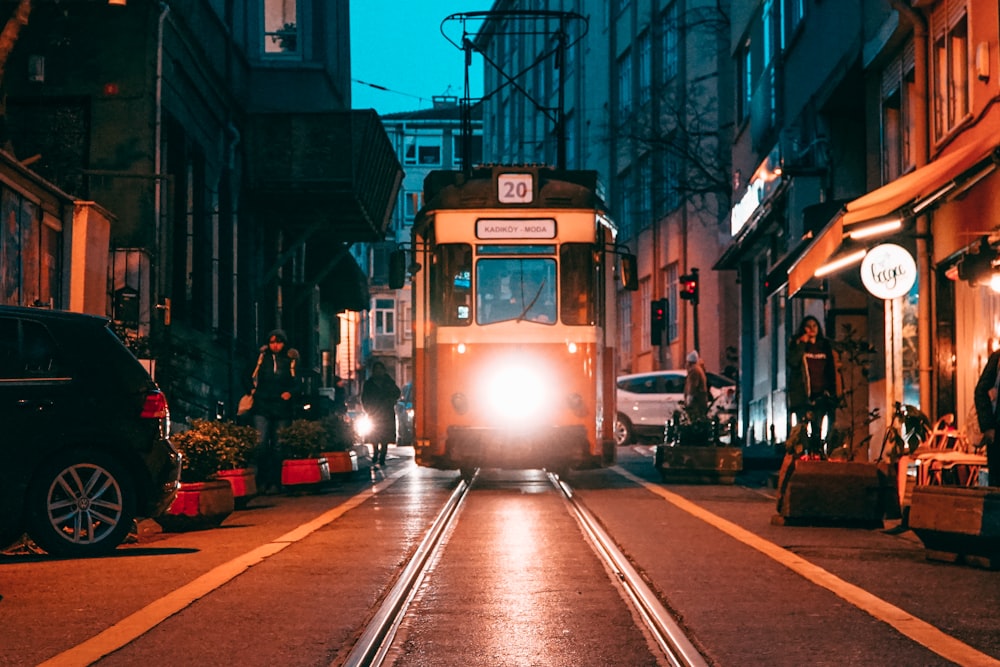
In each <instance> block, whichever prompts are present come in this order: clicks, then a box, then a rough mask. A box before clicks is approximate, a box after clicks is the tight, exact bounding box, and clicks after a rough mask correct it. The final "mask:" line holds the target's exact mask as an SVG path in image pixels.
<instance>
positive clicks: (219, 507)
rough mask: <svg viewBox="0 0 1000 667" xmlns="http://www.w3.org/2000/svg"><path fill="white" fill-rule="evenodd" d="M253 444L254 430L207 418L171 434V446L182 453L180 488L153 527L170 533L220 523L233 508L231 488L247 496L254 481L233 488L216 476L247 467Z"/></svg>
mask: <svg viewBox="0 0 1000 667" xmlns="http://www.w3.org/2000/svg"><path fill="white" fill-rule="evenodd" d="M255 441H256V431H254V429H252V428H250V427H248V426H239V425H238V424H234V423H232V422H221V421H210V420H205V419H194V420H192V421H191V423H190V424H189V426H188V428H187V429H185V430H183V431H179V432H177V433H175V434H174V435H173V436H172V437H171V442H172V443H173V444H174V446H175V447H176V448H177V450H178V451H179V452H180V453H181V488H180V491H178V493H177V497H176V498H175V499H174V502H173V503H171V505H170V507H168V508H167V510H166V511H165V512H164V513H163V514H161V515H160V516H159V517H157V518H156V521H157V523H159V524H160V525H161V526H163V528H164V529H165V530H174V531H177V530H192V529H199V528H210V527H214V526H218V525H219V524H221V523H222V522H223V521H224V520H225V518H226V517H228V516H229V515H230V514H232V512H233V510H235V508H236V500H235V498H236V494H235V493H234V487H236V486H239V488H240V493H241V497H245V496H246V495H247V494H248V493H251V485H252V482H250V483H247V482H246V480H245V479H244V478H243V477H245V475H244V476H241V477H240V478H239V479H238V480H237V482H238V483H237V484H234V483H233V482H232V481H230V480H228V479H225V478H220V476H219V472H220V470H227V471H232V470H237V469H245V468H246V466H247V464H248V462H249V459H250V456H251V453H252V451H253V446H254V443H255ZM234 477H235V476H234ZM250 478H251V479H252V474H251V475H250ZM252 493H254V494H255V493H256V487H255V486H252Z"/></svg>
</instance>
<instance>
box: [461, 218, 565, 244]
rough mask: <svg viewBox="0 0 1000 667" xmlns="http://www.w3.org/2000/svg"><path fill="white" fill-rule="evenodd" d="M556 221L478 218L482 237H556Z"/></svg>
mask: <svg viewBox="0 0 1000 667" xmlns="http://www.w3.org/2000/svg"><path fill="white" fill-rule="evenodd" d="M555 237H556V221H555V220H552V219H551V218H549V219H544V218H541V219H533V220H532V219H516V220H491V219H482V220H476V238H480V239H554V238H555Z"/></svg>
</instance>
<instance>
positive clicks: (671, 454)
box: [654, 445, 743, 484]
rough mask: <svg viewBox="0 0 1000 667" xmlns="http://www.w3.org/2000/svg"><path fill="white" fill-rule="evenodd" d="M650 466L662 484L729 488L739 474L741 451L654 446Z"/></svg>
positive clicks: (732, 448)
mask: <svg viewBox="0 0 1000 667" xmlns="http://www.w3.org/2000/svg"><path fill="white" fill-rule="evenodd" d="M654 462H655V465H656V468H657V470H659V471H660V477H661V478H662V479H663V481H664V482H681V483H689V484H692V483H693V484H732V483H733V482H735V481H736V473H738V472H740V471H741V470H743V449H742V448H741V447H712V446H703V447H697V446H693V447H692V446H684V445H680V446H676V447H669V446H666V445H658V446H657V447H656V456H655V459H654Z"/></svg>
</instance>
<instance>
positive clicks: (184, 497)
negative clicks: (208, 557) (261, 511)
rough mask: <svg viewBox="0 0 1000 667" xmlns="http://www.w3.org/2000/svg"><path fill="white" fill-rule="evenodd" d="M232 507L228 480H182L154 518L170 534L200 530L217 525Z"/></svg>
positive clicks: (232, 502)
mask: <svg viewBox="0 0 1000 667" xmlns="http://www.w3.org/2000/svg"><path fill="white" fill-rule="evenodd" d="M235 509H236V505H235V502H234V500H233V488H232V486H230V484H229V482H227V481H225V480H212V481H208V482H182V483H181V488H180V490H179V491H178V492H177V497H176V498H174V501H173V502H172V503H171V504H170V507H168V508H167V510H166V512H164V513H163V514H161V515H160V516H158V517H155V521H156V523H158V524H160V526H162V527H163V530H165V531H168V532H172V533H179V532H184V531H188V530H204V529H206V528H216V527H218V526H219V525H220V524H221V523H222V522H223V521H225V519H226V517H228V516H229V515H230V514H232V513H233V511H234V510H235Z"/></svg>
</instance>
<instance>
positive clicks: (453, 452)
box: [441, 425, 593, 469]
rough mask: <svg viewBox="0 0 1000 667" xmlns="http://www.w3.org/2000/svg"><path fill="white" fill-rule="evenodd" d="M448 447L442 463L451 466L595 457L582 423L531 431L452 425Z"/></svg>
mask: <svg viewBox="0 0 1000 667" xmlns="http://www.w3.org/2000/svg"><path fill="white" fill-rule="evenodd" d="M445 451H446V454H445V458H446V459H447V460H446V461H442V462H441V463H442V464H445V465H443V466H442V467H450V468H466V467H477V468H507V469H528V468H549V469H552V468H563V467H570V468H572V467H577V466H580V465H582V464H584V463H591V459H592V458H593V456H592V455H591V453H590V443H589V441H588V439H587V430H586V428H585V427H584V426H582V425H571V426H552V427H548V428H545V429H540V430H534V431H531V432H521V431H512V430H506V429H499V428H485V427H463V426H451V427H449V428H448V437H447V441H446V446H445Z"/></svg>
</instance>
